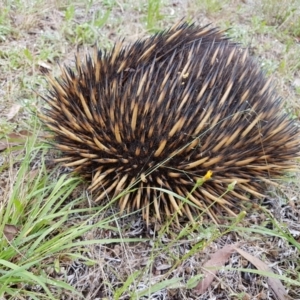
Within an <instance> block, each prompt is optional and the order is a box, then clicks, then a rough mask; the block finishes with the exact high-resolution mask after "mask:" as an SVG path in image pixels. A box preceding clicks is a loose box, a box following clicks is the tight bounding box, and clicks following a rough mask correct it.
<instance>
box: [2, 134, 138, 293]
mask: <svg viewBox="0 0 300 300" xmlns="http://www.w3.org/2000/svg"><path fill="white" fill-rule="evenodd" d="M47 148H48V147H46V146H45V145H43V144H39V145H37V144H36V135H35V136H33V137H31V138H29V139H28V140H27V142H26V145H25V149H24V152H23V151H22V154H21V156H19V157H18V159H16V158H11V159H12V161H11V164H10V165H11V166H12V165H14V164H20V165H19V167H18V171H17V174H16V175H11V176H12V178H11V189H10V190H9V195H7V197H6V199H7V201H6V202H5V203H3V204H2V205H1V209H0V224H1V225H0V266H1V271H0V298H2V297H4V298H6V297H18V299H20V298H22V297H30V299H61V297H62V295H63V294H64V293H65V292H66V291H71V292H72V294H73V295H74V296H75V295H77V296H76V297H77V299H79V298H81V297H82V295H80V293H79V292H78V291H76V290H75V289H74V288H73V287H72V286H70V285H69V284H67V283H66V282H64V281H60V280H57V279H56V278H55V274H56V273H57V272H60V267H59V265H60V263H61V261H66V260H68V261H73V260H74V259H78V258H80V259H81V261H83V262H84V261H87V260H88V259H87V258H85V257H84V256H82V255H81V254H79V252H82V251H83V249H84V247H86V246H87V245H91V244H93V243H97V244H109V243H113V242H117V243H118V242H121V241H125V242H126V241H131V239H124V240H123V239H105V240H88V241H77V239H78V238H82V236H83V235H84V234H85V233H86V232H87V231H89V230H91V229H92V228H94V227H95V226H96V227H98V228H106V227H107V226H108V225H107V224H108V223H109V222H111V221H112V220H113V219H114V216H113V215H112V216H110V217H108V218H100V219H99V218H98V219H99V221H97V222H96V224H91V222H90V220H92V219H93V218H95V217H96V216H99V214H101V213H102V212H103V211H104V210H105V209H106V206H105V205H103V206H102V207H101V208H99V207H98V208H85V209H81V208H78V205H79V204H80V203H81V202H82V201H84V198H83V196H79V197H77V198H72V197H71V194H72V192H73V191H74V189H75V188H76V187H77V186H78V184H79V183H80V180H79V179H78V178H76V177H71V178H69V177H68V176H67V175H66V174H64V175H61V176H59V177H57V175H56V174H57V171H56V170H55V171H54V172H52V173H50V174H49V173H48V172H47V168H46V166H45V161H44V156H45V153H46V151H47V150H48V149H47ZM7 155H12V153H7ZM23 155H24V156H23ZM22 156H23V157H22ZM36 161H40V162H39V167H38V169H33V168H32V165H34V163H35V162H36ZM11 171H12V170H11ZM11 174H13V172H11ZM107 205H110V204H107ZM79 215H80V216H81V217H80V221H77V219H78V218H77V216H79ZM110 228H111V227H110ZM133 240H134V239H133ZM78 248H80V249H81V250H80V251H79V250H78ZM91 263H92V264H93V263H96V262H93V261H89V264H91Z"/></svg>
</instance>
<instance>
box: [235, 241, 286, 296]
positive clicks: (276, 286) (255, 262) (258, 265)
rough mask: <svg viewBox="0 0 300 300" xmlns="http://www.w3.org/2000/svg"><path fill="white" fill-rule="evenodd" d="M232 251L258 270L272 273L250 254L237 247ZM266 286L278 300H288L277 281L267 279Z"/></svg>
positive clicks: (271, 278) (275, 279)
mask: <svg viewBox="0 0 300 300" xmlns="http://www.w3.org/2000/svg"><path fill="white" fill-rule="evenodd" d="M234 249H235V250H236V251H237V252H238V253H239V254H240V255H242V256H243V257H244V258H246V259H247V260H248V261H249V262H250V263H251V264H252V265H254V266H255V267H256V268H257V269H258V270H261V271H265V272H270V273H273V272H272V270H271V269H270V268H269V267H268V265H267V264H265V263H264V262H263V261H261V260H260V259H259V258H257V257H254V256H252V255H251V254H249V253H247V252H246V251H244V250H242V249H240V248H238V247H234ZM268 284H269V286H270V287H271V289H272V290H273V292H274V294H275V295H276V296H277V298H278V299H279V300H287V299H289V296H288V294H287V293H286V291H285V288H284V286H283V284H282V283H281V281H280V280H279V279H277V278H273V277H268Z"/></svg>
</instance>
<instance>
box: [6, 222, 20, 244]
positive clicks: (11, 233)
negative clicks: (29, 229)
mask: <svg viewBox="0 0 300 300" xmlns="http://www.w3.org/2000/svg"><path fill="white" fill-rule="evenodd" d="M3 233H4V235H5V237H6V238H7V239H8V240H9V241H11V240H13V239H14V238H15V236H16V235H17V233H18V228H17V227H16V226H15V225H9V224H5V225H4V230H3Z"/></svg>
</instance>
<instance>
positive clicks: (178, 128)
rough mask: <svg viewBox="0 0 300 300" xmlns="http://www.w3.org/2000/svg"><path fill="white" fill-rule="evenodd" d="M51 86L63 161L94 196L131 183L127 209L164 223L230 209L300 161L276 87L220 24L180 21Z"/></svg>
mask: <svg viewBox="0 0 300 300" xmlns="http://www.w3.org/2000/svg"><path fill="white" fill-rule="evenodd" d="M49 81H50V83H51V85H52V89H51V92H50V93H49V95H48V96H47V97H46V101H47V103H48V105H49V108H47V109H44V110H43V114H42V116H41V117H42V119H43V120H44V122H45V123H46V124H47V125H48V127H49V128H50V129H51V130H52V131H53V133H54V135H55V144H56V147H57V148H58V149H59V150H61V151H62V152H63V157H62V158H61V159H59V160H60V161H62V162H63V163H64V164H65V165H66V166H70V167H73V168H74V171H75V172H76V173H79V174H81V175H82V176H84V177H85V178H87V179H88V180H90V181H91V184H90V187H89V190H90V191H91V192H92V193H93V195H95V197H94V200H95V201H100V200H102V199H105V198H107V197H109V198H111V197H113V196H116V195H119V194H120V193H121V192H123V191H126V190H127V191H129V190H130V191H129V192H128V193H124V194H123V195H122V197H121V198H120V199H119V203H120V208H121V210H124V209H128V210H135V209H140V208H141V209H142V211H143V215H144V217H145V218H146V219H147V220H148V218H149V212H150V211H151V207H152V211H153V212H154V214H155V215H156V216H157V217H158V218H160V216H161V212H164V214H166V215H167V216H170V215H171V214H173V213H174V212H178V213H179V215H182V214H185V215H186V216H188V217H189V218H190V219H192V218H193V214H194V213H197V210H199V209H200V210H207V211H208V212H209V214H210V215H211V217H212V218H217V215H218V214H219V213H220V210H219V209H220V207H223V209H225V210H227V211H228V212H230V213H232V210H231V207H234V206H236V205H237V204H239V203H240V201H241V200H247V199H248V195H249V194H251V195H254V196H255V197H262V196H263V182H269V180H270V179H274V178H277V177H278V176H281V175H282V173H283V172H284V171H286V170H290V169H292V168H293V166H294V162H293V160H294V159H295V158H296V157H298V156H299V129H298V127H297V126H296V125H295V124H294V122H293V121H291V120H289V118H288V116H287V115H286V114H284V113H283V102H282V101H281V99H279V98H278V96H277V94H276V93H275V91H274V88H273V84H272V82H271V81H270V80H267V79H266V78H265V76H264V74H263V73H262V71H261V70H260V68H259V66H258V64H257V63H256V62H255V61H254V60H253V59H252V58H251V57H249V55H248V53H247V51H246V50H244V49H241V48H240V47H239V46H237V45H236V44H235V43H233V42H230V41H229V40H227V38H226V37H225V36H223V35H222V32H221V31H218V30H217V29H208V28H207V27H198V26H196V25H187V24H186V23H181V24H179V25H178V24H177V25H175V26H174V27H172V28H171V29H169V30H167V31H164V32H162V33H160V34H157V35H154V36H153V37H150V38H148V39H145V40H139V41H137V42H136V43H134V44H132V45H129V46H124V45H123V44H122V43H119V44H116V45H115V47H114V48H113V50H112V51H111V52H109V53H106V52H104V53H103V52H101V51H98V50H97V51H95V53H94V56H92V57H90V56H87V58H86V60H85V62H83V63H82V62H81V61H80V59H79V56H77V59H76V71H75V72H73V71H72V70H71V69H70V68H62V75H61V78H60V79H54V78H52V77H49ZM209 170H211V171H212V172H213V176H212V178H211V179H210V180H209V181H206V182H204V183H203V185H201V186H199V187H197V189H195V190H194V191H193V193H190V192H191V190H192V189H193V187H195V184H196V182H197V180H199V179H200V178H202V177H203V176H204V175H205V174H207V172H208V171H209ZM234 181H236V186H235V188H234V190H233V191H231V192H228V193H225V194H224V192H226V190H227V187H228V185H229V184H230V183H232V182H234ZM163 190H169V191H171V192H163ZM172 192H173V193H172ZM175 194H178V195H180V196H182V197H183V198H186V199H188V201H186V202H185V203H183V201H182V199H179V198H178V197H176V195H175ZM221 195H223V196H222V197H220V196H221ZM214 202H216V205H214V206H213V209H209V210H208V209H207V208H208V207H209V206H210V205H211V204H212V203H214Z"/></svg>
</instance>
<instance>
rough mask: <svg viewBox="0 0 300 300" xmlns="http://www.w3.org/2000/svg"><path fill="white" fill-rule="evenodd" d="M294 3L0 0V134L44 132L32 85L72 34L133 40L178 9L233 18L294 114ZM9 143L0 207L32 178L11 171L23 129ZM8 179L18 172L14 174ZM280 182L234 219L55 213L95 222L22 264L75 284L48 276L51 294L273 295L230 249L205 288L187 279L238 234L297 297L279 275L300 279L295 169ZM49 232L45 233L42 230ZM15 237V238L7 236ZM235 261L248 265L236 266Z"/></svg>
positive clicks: (71, 45)
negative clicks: (67, 243) (182, 221)
mask: <svg viewBox="0 0 300 300" xmlns="http://www.w3.org/2000/svg"><path fill="white" fill-rule="evenodd" d="M148 2H150V3H151V6H148ZM299 7H300V5H299V1H296V0H295V1H293V0H286V1H280V0H263V1H258V0H253V1H247V0H246V1H237V0H227V1H217V0H206V1H200V0H194V1H188V0H186V1H171V0H169V1H167V0H164V1H155V0H152V1H150V0H149V1H138V2H137V1H133V0H129V1H114V0H106V1H63V0H61V1H59V0H57V1H54V0H50V1H41V0H35V1H4V2H1V3H0V70H1V71H0V118H1V119H0V122H1V123H0V124H1V125H0V135H1V139H2V142H3V141H5V142H6V141H7V138H9V137H11V134H12V133H15V132H18V131H20V130H21V129H22V130H26V132H27V134H26V135H27V136H28V135H29V136H31V135H32V132H34V135H44V134H43V132H42V131H38V133H37V131H36V130H35V131H33V130H32V129H33V128H34V127H37V128H39V127H38V126H37V125H36V117H35V116H34V114H32V112H34V111H35V110H36V109H39V108H40V107H41V105H43V102H42V101H41V100H40V98H39V97H38V96H37V94H36V92H38V93H41V94H43V93H45V91H46V83H45V81H44V77H43V74H42V72H41V71H42V69H43V68H47V69H49V70H50V69H51V71H52V72H54V73H55V74H59V71H58V67H57V64H56V62H57V61H59V62H60V63H67V64H72V59H73V57H74V53H75V52H76V49H77V45H84V46H85V47H89V46H91V45H93V44H95V43H97V44H98V45H99V47H101V48H110V47H111V46H112V45H113V43H114V42H115V41H117V40H119V39H122V38H125V40H126V41H128V42H131V41H134V40H136V39H137V38H141V37H143V36H147V35H149V34H150V33H152V32H154V31H156V30H159V29H163V28H165V27H168V26H170V25H172V24H173V23H174V22H175V21H178V20H179V19H181V18H187V19H193V20H195V21H196V22H198V23H199V24H201V25H204V24H207V23H212V24H213V25H214V26H220V27H221V28H228V27H230V30H229V34H230V36H232V37H233V38H234V39H235V40H237V41H239V42H241V43H242V44H243V45H245V46H250V47H252V51H253V52H254V54H255V55H256V56H257V57H258V59H259V60H260V61H261V64H262V67H263V68H264V69H265V70H266V72H267V73H268V74H270V75H272V76H273V77H274V79H275V82H276V83H277V89H278V92H279V93H280V94H281V96H282V97H283V98H284V99H285V101H286V109H287V110H288V111H289V113H290V114H291V116H292V117H294V118H296V119H298V118H299V115H300V114H299V111H300V110H299V109H300V102H299V94H300V59H299V57H300V48H299V42H300V23H299V19H300V11H299ZM19 104H21V106H20V107H19V106H17V105H19ZM8 116H10V117H8ZM11 116H13V117H11ZM5 142H4V143H5ZM14 142H15V144H14V149H13V150H14V151H12V150H6V151H2V152H1V154H2V156H0V171H1V174H0V188H1V193H0V209H1V210H2V212H3V211H5V210H6V209H7V207H6V205H7V203H8V202H9V201H10V200H9V199H11V198H10V197H11V195H12V194H17V193H16V191H14V189H15V187H16V186H25V185H26V184H27V183H28V178H26V176H25V175H24V176H23V178H20V176H19V177H17V174H18V172H19V170H20V165H22V157H23V155H24V148H25V149H27V148H26V138H23V139H20V140H17V141H14ZM0 145H1V144H0ZM25 152H26V151H25ZM53 155H56V154H55V153H52V152H51V153H49V152H48V154H47V155H46V154H44V153H40V152H39V154H38V155H37V156H35V157H34V160H33V161H30V163H29V166H28V170H31V172H33V171H34V170H39V169H40V168H41V165H43V164H42V163H41V161H44V162H45V166H46V168H48V169H51V168H52V167H53V166H51V164H50V162H51V159H52V156H53ZM41 157H43V159H42V158H41ZM28 160H30V157H29V158H28ZM65 171H66V170H64V169H62V168H60V169H59V170H58V171H57V172H56V173H55V175H52V180H53V182H56V181H58V179H59V175H60V174H61V173H62V172H65ZM30 174H31V175H32V174H33V173H30ZM32 176H33V177H34V176H35V175H34V174H33V175H32ZM16 178H18V181H22V180H23V181H24V182H18V183H16V182H15V181H16ZM284 181H285V182H284V183H283V184H282V185H281V188H280V189H277V190H270V193H269V197H268V199H266V200H265V201H264V203H263V207H264V208H266V210H267V212H268V213H267V212H266V211H264V210H262V209H260V208H257V209H253V210H251V211H249V212H248V214H247V216H246V217H245V218H241V220H239V222H238V223H237V222H235V220H232V219H225V220H223V224H222V226H223V227H217V226H216V225H214V224H211V223H210V221H209V220H208V219H206V216H203V219H202V220H201V222H200V221H199V223H197V224H195V225H186V226H183V227H182V228H172V227H167V226H166V227H164V226H163V225H159V224H155V225H152V227H150V228H149V229H146V228H145V226H144V222H143V221H142V220H141V217H140V215H139V213H137V214H131V215H129V216H124V217H122V218H120V217H118V215H117V214H116V211H114V208H106V209H104V210H103V211H102V212H101V213H100V214H98V215H93V214H94V212H93V211H91V212H86V211H85V212H84V213H80V212H77V213H74V214H71V215H70V219H69V220H67V221H66V222H65V223H62V225H61V226H62V228H61V232H63V231H64V230H67V229H69V228H70V227H71V226H80V224H81V222H83V221H86V220H88V224H89V225H93V224H95V226H91V228H92V229H90V230H87V231H86V232H85V233H84V234H83V235H82V236H81V237H78V236H77V237H76V238H74V240H73V242H74V243H76V242H78V241H79V240H80V241H82V242H83V244H81V245H80V246H78V245H77V246H76V244H74V246H73V247H71V249H70V250H68V251H69V252H68V255H65V252H64V250H61V251H58V252H56V253H53V255H52V256H51V252H49V254H47V255H46V256H43V259H42V260H41V262H40V263H39V264H37V265H38V266H39V267H38V268H37V267H35V268H33V267H28V269H27V270H28V271H30V272H32V273H33V274H35V275H37V276H40V277H44V278H50V279H60V280H62V281H64V282H66V283H69V284H70V285H71V286H72V287H74V288H75V290H76V291H77V292H79V293H81V295H82V296H79V295H78V294H75V293H74V291H71V290H68V289H66V288H63V287H61V286H60V287H56V286H55V285H51V284H48V287H49V289H50V291H51V292H52V293H53V295H54V299H276V298H275V296H274V293H273V292H272V290H271V289H270V286H269V285H268V283H267V281H266V278H267V277H266V276H261V275H258V274H254V273H251V269H253V268H254V267H253V265H251V264H250V263H249V262H248V261H247V260H245V259H243V258H242V257H241V256H240V255H238V254H236V253H235V254H233V255H232V256H231V258H230V260H229V261H228V265H227V267H228V268H233V269H231V270H227V271H225V270H220V271H219V272H218V274H217V278H216V279H215V280H214V281H213V283H212V284H211V285H210V287H209V289H208V291H207V292H206V293H205V294H203V295H201V296H198V295H196V294H195V291H194V290H193V287H194V285H193V284H192V281H191V279H192V278H193V277H194V276H198V277H197V278H199V279H200V278H201V274H203V269H202V266H203V264H204V262H205V261H207V260H208V259H209V257H210V254H211V253H214V252H216V250H217V249H220V248H222V247H223V246H224V245H226V244H230V243H234V242H237V241H240V242H241V243H242V246H241V247H242V248H243V249H244V250H245V251H247V252H249V253H251V254H252V255H254V256H256V257H258V258H260V259H261V260H262V261H264V262H265V263H267V264H268V265H269V267H271V268H272V270H273V271H274V273H276V274H279V275H280V276H282V277H281V279H282V282H283V284H284V286H285V289H286V291H287V292H288V294H289V296H290V299H300V296H299V295H300V286H299V285H295V284H293V283H289V282H288V281H285V278H289V279H293V280H295V281H297V280H298V281H299V278H300V261H299V251H300V250H299V249H300V240H299V239H300V227H299V224H300V200H299V195H300V190H299V176H291V177H290V178H286V179H285V180H284ZM270 189H271V188H270ZM83 191H84V186H83V185H80V186H79V187H77V188H76V189H74V191H73V193H72V194H71V196H70V197H69V198H68V200H67V201H72V199H75V198H77V196H78V195H80V196H81V197H84V200H83V202H81V204H80V205H79V206H76V208H79V209H80V208H81V207H82V206H85V205H87V206H88V203H89V199H87V197H86V195H85V194H84V192H83ZM33 194H34V193H33ZM76 205H77V204H76ZM0 215H1V214H0ZM20 215H21V214H20ZM1 220H2V222H3V220H4V219H1ZM10 221H11V222H12V223H13V224H15V225H17V226H25V225H26V218H25V217H24V218H20V219H19V220H10ZM13 221H14V222H13ZM22 222H23V223H22ZM104 224H105V225H104ZM232 224H233V225H232ZM2 225H3V224H2ZM2 225H1V226H2ZM3 226H4V225H3ZM228 228H229V229H228ZM226 229H227V230H226ZM1 238H2V236H1ZM47 238H50V237H47V236H46V238H45V240H47ZM133 238H134V239H135V240H133ZM128 239H132V241H130V242H129V241H128ZM2 242H3V240H2V241H1V243H2ZM42 242H43V241H42V240H41V243H42ZM85 242H86V244H84V243H85ZM10 245H11V244H10ZM6 246H7V245H6ZM12 246H14V247H15V245H14V244H13V243H12ZM17 250H18V249H17ZM22 251H24V249H23V250H22ZM70 253H72V254H73V256H71V255H70ZM22 254H23V255H24V252H22ZM0 259H3V260H5V259H6V260H7V261H10V262H14V263H17V262H18V259H19V257H18V256H14V259H13V260H10V259H8V258H7V257H3V256H1V254H0ZM239 268H248V269H249V271H248V272H245V271H239V270H238V269H239ZM0 275H1V276H2V275H3V273H0ZM1 278H2V277H1ZM1 278H0V285H1V284H4V283H5V284H8V282H7V279H6V281H1ZM46 284H47V283H46ZM15 289H16V290H17V291H18V289H19V292H16V294H15V296H13V297H11V298H10V297H8V296H7V294H6V293H5V292H4V293H2V294H1V289H0V297H2V298H1V299H33V298H34V297H33V296H32V295H31V298H30V297H29V296H26V293H25V294H24V290H26V289H27V290H31V291H32V292H35V293H37V294H36V295H35V296H36V299H51V297H50V296H49V295H46V294H45V291H44V290H43V288H42V287H41V286H40V285H38V284H36V283H35V284H31V285H30V284H27V285H22V283H18V284H16V286H15ZM21 290H23V291H22V292H21ZM21 295H22V296H21ZM24 295H25V296H24ZM42 295H44V296H43V297H42ZM22 297H23V298H22Z"/></svg>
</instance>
